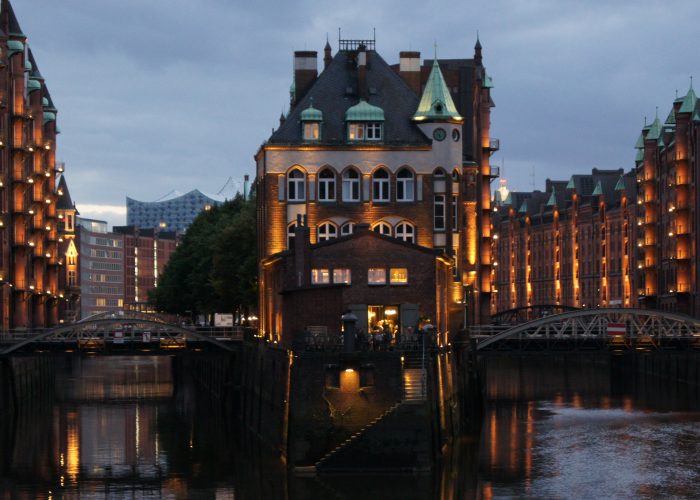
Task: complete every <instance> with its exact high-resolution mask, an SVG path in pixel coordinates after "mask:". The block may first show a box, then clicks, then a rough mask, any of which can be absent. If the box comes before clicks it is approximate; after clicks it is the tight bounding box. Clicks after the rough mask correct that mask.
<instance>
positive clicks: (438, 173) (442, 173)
mask: <svg viewBox="0 0 700 500" xmlns="http://www.w3.org/2000/svg"><path fill="white" fill-rule="evenodd" d="M433 177H445V171H444V170H443V169H441V168H440V167H438V168H436V169H435V171H434V172H433Z"/></svg>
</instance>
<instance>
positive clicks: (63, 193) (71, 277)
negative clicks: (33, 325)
mask: <svg viewBox="0 0 700 500" xmlns="http://www.w3.org/2000/svg"><path fill="white" fill-rule="evenodd" d="M61 169H62V168H61ZM56 194H57V196H58V200H57V201H56V212H57V214H58V244H59V254H60V255H61V256H62V258H63V268H62V270H61V271H60V273H59V275H58V286H59V289H60V290H61V292H60V294H59V299H60V301H59V321H62V322H66V321H67V322H70V321H74V320H76V319H78V318H79V313H80V263H79V262H78V260H79V258H80V253H79V252H78V246H77V244H76V234H77V233H76V218H77V216H78V215H79V213H78V210H77V209H76V208H75V203H74V202H73V199H72V198H71V195H70V191H69V190H68V183H67V182H66V176H65V175H64V174H63V175H61V176H60V178H59V181H58V186H57V188H56Z"/></svg>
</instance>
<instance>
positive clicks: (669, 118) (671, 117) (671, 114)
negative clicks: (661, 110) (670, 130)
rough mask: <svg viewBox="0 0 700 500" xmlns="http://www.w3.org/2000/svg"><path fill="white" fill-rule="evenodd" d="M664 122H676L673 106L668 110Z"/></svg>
mask: <svg viewBox="0 0 700 500" xmlns="http://www.w3.org/2000/svg"><path fill="white" fill-rule="evenodd" d="M664 123H668V124H671V123H676V114H675V113H674V112H673V108H671V111H669V112H668V116H667V117H666V121H665V122H664Z"/></svg>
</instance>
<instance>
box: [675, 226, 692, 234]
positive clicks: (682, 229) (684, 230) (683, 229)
mask: <svg viewBox="0 0 700 500" xmlns="http://www.w3.org/2000/svg"><path fill="white" fill-rule="evenodd" d="M676 234H677V235H678V236H687V235H689V234H690V227H688V226H684V225H678V226H676Z"/></svg>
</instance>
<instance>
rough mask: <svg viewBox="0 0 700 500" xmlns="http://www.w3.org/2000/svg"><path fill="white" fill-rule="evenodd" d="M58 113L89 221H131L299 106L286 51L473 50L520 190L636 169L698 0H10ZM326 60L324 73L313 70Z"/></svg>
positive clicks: (242, 166) (75, 188)
mask: <svg viewBox="0 0 700 500" xmlns="http://www.w3.org/2000/svg"><path fill="white" fill-rule="evenodd" d="M13 6H14V9H15V12H16V14H17V17H18V19H19V22H20V25H21V26H22V29H23V31H24V33H25V34H26V35H27V36H28V37H29V45H30V47H31V48H32V51H33V52H34V56H35V58H36V60H37V65H38V66H39V68H40V70H41V72H42V74H43V76H44V78H45V79H46V82H47V85H48V87H49V91H50V92H51V96H52V98H53V100H54V103H55V104H56V106H57V107H58V109H59V114H58V125H59V128H60V129H61V135H60V136H59V138H58V148H57V159H58V160H59V161H64V162H65V163H66V176H67V177H66V179H67V181H68V186H69V188H70V192H71V196H72V198H73V200H74V201H75V202H76V204H77V206H78V209H79V210H80V212H81V214H82V215H83V216H86V217H95V218H102V219H107V220H108V221H109V222H110V223H111V224H123V223H125V219H126V215H125V214H126V209H125V204H126V197H127V196H130V197H132V198H136V199H139V200H144V201H153V200H156V199H158V198H160V197H162V196H163V195H165V194H167V193H168V192H170V191H172V190H178V191H182V192H186V191H189V190H191V189H194V188H198V189H200V190H201V191H203V192H207V193H217V192H218V191H219V190H220V189H221V188H222V187H223V185H224V184H225V183H226V181H227V179H228V178H229V177H232V178H233V180H234V181H235V182H238V183H240V185H241V186H242V182H243V176H244V175H245V174H249V175H250V176H251V178H252V177H253V176H254V173H255V172H254V160H253V155H254V154H255V152H256V151H257V149H258V148H259V146H260V144H262V143H263V142H264V141H265V140H266V139H267V138H268V137H269V135H270V132H271V130H272V128H274V127H276V126H277V125H278V123H279V122H278V119H279V115H280V113H281V112H283V111H284V112H286V111H287V109H288V104H289V85H290V83H291V80H292V57H293V52H294V50H317V51H318V52H319V65H321V64H322V57H323V46H324V44H325V41H326V36H327V35H328V37H329V40H330V43H331V46H332V47H333V50H334V52H335V50H336V49H337V45H338V43H337V39H338V28H341V29H342V35H343V38H371V36H372V30H373V29H376V41H377V42H376V47H377V51H378V52H379V53H380V54H381V55H382V57H383V58H384V59H385V60H386V61H387V62H389V63H390V64H393V63H396V62H398V54H399V51H401V50H418V51H421V55H422V57H427V58H432V55H433V50H434V48H433V47H434V44H435V43H437V51H438V57H439V58H469V57H472V56H473V47H474V42H475V39H476V34H477V32H478V33H479V38H480V40H481V43H482V45H483V56H484V65H485V67H486V69H487V71H488V73H489V75H491V76H492V78H493V81H494V88H493V89H492V98H493V100H494V102H495V103H496V107H495V108H494V109H493V110H492V115H491V136H492V137H493V138H498V139H500V146H501V149H500V151H498V152H497V153H496V154H494V155H493V156H492V164H493V165H497V166H501V165H503V166H504V167H505V168H504V170H503V171H502V173H503V174H504V175H503V177H504V178H506V179H507V180H508V186H509V187H510V188H511V189H514V190H532V189H533V187H534V188H536V189H543V188H544V183H545V179H547V178H552V179H564V180H565V179H568V178H569V177H570V176H571V175H572V174H574V173H586V172H590V170H591V169H592V168H594V167H597V168H624V169H625V170H629V169H630V168H632V167H633V166H634V153H635V151H634V149H633V146H634V143H635V142H636V140H637V137H638V136H639V133H640V131H641V128H642V127H643V126H644V120H645V117H646V118H647V119H648V120H650V121H651V120H653V119H654V115H655V113H656V107H657V106H658V108H659V109H658V113H659V116H660V117H661V118H662V119H664V118H665V117H666V115H667V113H668V111H669V110H670V108H671V105H672V102H673V100H674V98H675V93H676V91H678V92H679V94H680V95H685V93H686V92H687V90H688V87H689V84H690V76H691V75H693V74H694V73H695V74H696V75H700V72H698V71H697V69H698V67H700V59H699V58H698V54H699V52H698V31H697V20H698V19H700V2H697V0H688V1H686V0H677V1H668V0H666V1H663V2H661V1H651V0H636V1H627V0H616V1H614V2H611V1H608V0H602V1H600V0H587V1H569V0H511V1H504V0H488V1H458V2H455V1H450V2H447V1H443V0H431V1H425V0H423V1H416V0H389V1H379V0H373V1H366V0H354V1H352V2H347V1H345V2H336V1H331V0H323V1H320V0H319V1H316V0H300V1H295V0H288V1H285V2H267V1H260V2H243V1H237V0H196V1H195V0H61V1H55V0H14V2H13ZM319 69H320V67H319Z"/></svg>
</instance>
